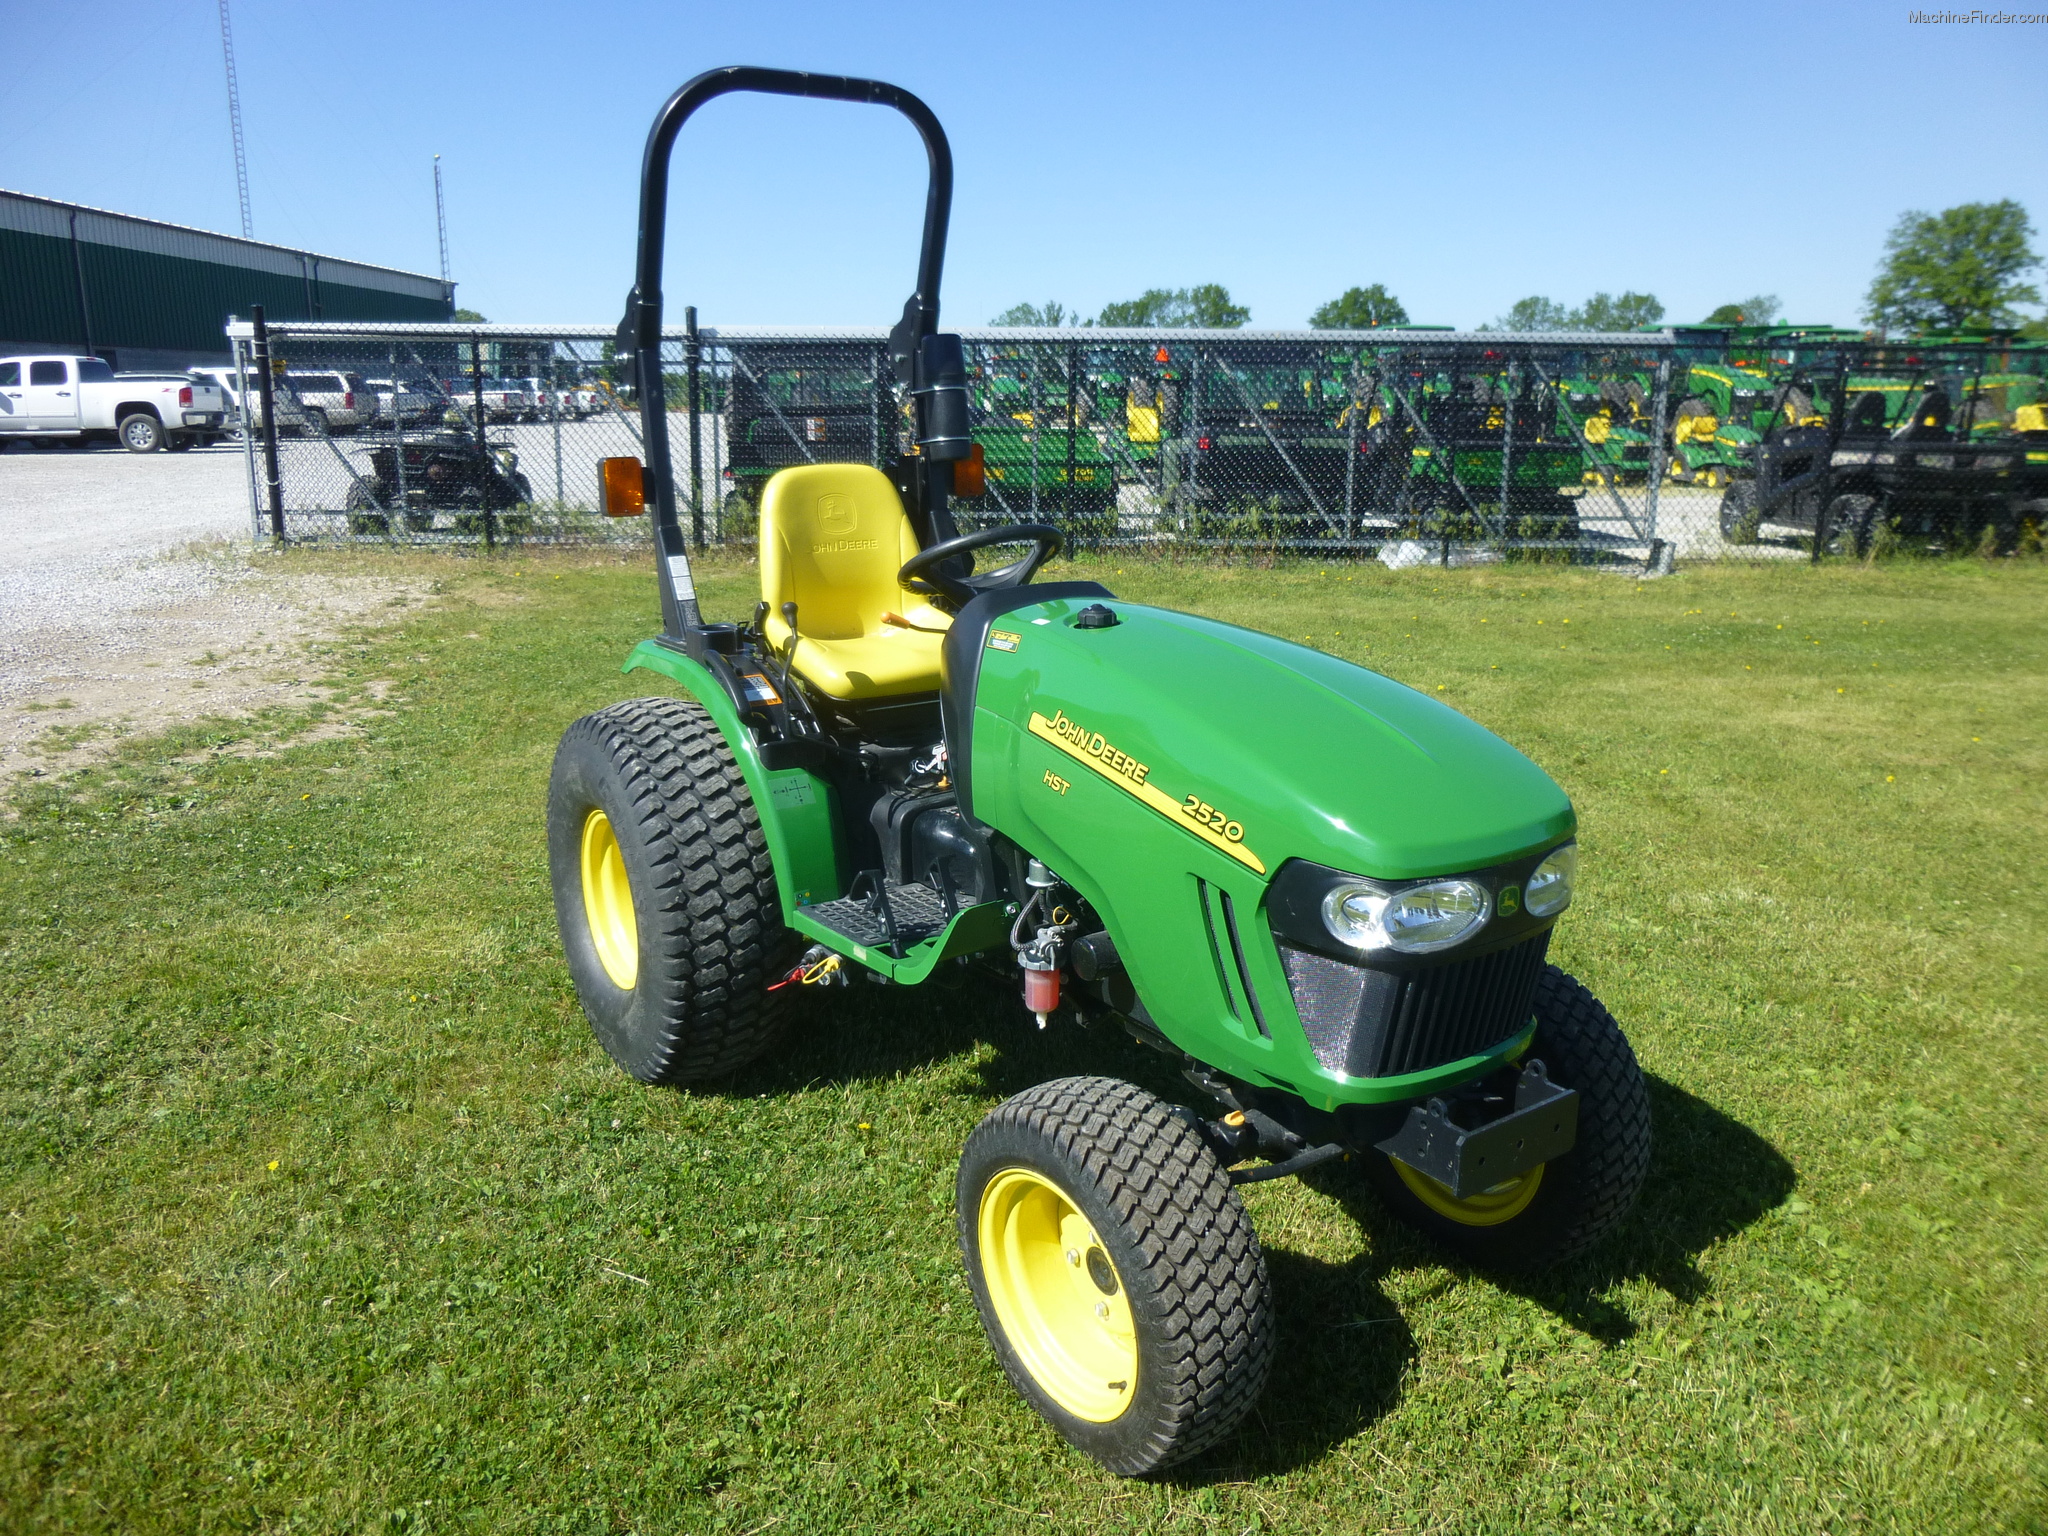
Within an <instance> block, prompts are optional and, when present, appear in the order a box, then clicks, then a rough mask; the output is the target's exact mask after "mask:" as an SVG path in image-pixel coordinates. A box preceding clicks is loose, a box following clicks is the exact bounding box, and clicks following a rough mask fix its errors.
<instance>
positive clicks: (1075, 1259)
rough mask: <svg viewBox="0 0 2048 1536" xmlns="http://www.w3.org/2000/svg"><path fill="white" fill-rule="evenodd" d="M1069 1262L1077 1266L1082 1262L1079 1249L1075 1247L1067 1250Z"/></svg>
mask: <svg viewBox="0 0 2048 1536" xmlns="http://www.w3.org/2000/svg"><path fill="white" fill-rule="evenodd" d="M1067 1262H1068V1263H1069V1264H1073V1265H1076V1266H1078V1265H1079V1264H1080V1262H1081V1255H1080V1253H1079V1252H1078V1251H1077V1250H1075V1249H1073V1248H1069V1249H1068V1250H1067Z"/></svg>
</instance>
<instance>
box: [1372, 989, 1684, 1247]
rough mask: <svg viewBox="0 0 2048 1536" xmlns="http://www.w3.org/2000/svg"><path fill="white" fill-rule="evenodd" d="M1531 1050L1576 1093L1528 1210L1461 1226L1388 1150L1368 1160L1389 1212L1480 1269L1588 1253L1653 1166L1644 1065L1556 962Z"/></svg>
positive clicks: (1600, 1007)
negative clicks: (1557, 1151)
mask: <svg viewBox="0 0 2048 1536" xmlns="http://www.w3.org/2000/svg"><path fill="white" fill-rule="evenodd" d="M1535 1013H1536V1037H1535V1040H1534V1042H1533V1043H1532V1044H1531V1045H1530V1047H1529V1051H1528V1055H1529V1056H1530V1057H1533V1058H1535V1059H1536V1060H1539V1061H1541V1062H1542V1063H1543V1065H1544V1068H1545V1070H1546V1071H1547V1072H1548V1074H1549V1076H1550V1078H1551V1080H1552V1081H1553V1082H1556V1083H1559V1084H1561V1085H1562V1086H1564V1087H1567V1088H1575V1089H1577V1090H1578V1093H1579V1134H1578V1141H1577V1142H1576V1143H1575V1144H1574V1145H1573V1147H1572V1149H1571V1151H1569V1152H1567V1153H1565V1154H1564V1155H1563V1156H1562V1157H1558V1158H1555V1159H1553V1160H1552V1161H1551V1162H1550V1164H1549V1165H1548V1166H1547V1167H1546V1168H1545V1169H1544V1182H1543V1184H1542V1186H1540V1187H1539V1188H1538V1190H1537V1192H1536V1198H1535V1199H1534V1200H1533V1201H1532V1202H1531V1203H1530V1205H1529V1208H1528V1209H1527V1210H1526V1211H1524V1212H1523V1213H1522V1214H1521V1215H1519V1216H1516V1217H1514V1218H1513V1219H1512V1220H1509V1221H1505V1222H1502V1223H1501V1224H1500V1225H1498V1226H1491V1227H1475V1226H1465V1225H1463V1224H1461V1223H1458V1222H1455V1221H1452V1220H1451V1219H1450V1218H1448V1217H1446V1216H1443V1215H1441V1214H1439V1213H1438V1212H1436V1211H1434V1210H1431V1209H1430V1208H1429V1207H1428V1206H1427V1205H1425V1204H1423V1202H1422V1201H1421V1200H1420V1199H1418V1198H1417V1197H1416V1195H1415V1193H1414V1192H1413V1191H1412V1190H1410V1189H1409V1188H1408V1186H1407V1185H1406V1184H1405V1183H1403V1182H1402V1181H1401V1178H1400V1176H1399V1175H1398V1174H1397V1173H1395V1172H1394V1169H1393V1165H1392V1162H1391V1160H1390V1159H1388V1158H1386V1157H1384V1156H1378V1157H1371V1158H1367V1159H1366V1160H1365V1166H1366V1169H1367V1171H1368V1176H1369V1177H1370V1178H1371V1180H1372V1182H1373V1184H1374V1185H1375V1187H1376V1188H1377V1189H1378V1190H1379V1193H1380V1196H1381V1198H1382V1200H1383V1201H1385V1203H1386V1205H1387V1207H1388V1209H1389V1210H1390V1211H1392V1212H1393V1214H1394V1215H1396V1216H1397V1217H1399V1218H1400V1219H1402V1220H1403V1221H1406V1222H1408V1223H1409V1224H1410V1225H1412V1226H1415V1227H1418V1228H1420V1229H1421V1230H1422V1231H1423V1232H1425V1233H1427V1234H1428V1235H1429V1236H1431V1237H1433V1238H1435V1239H1436V1240H1437V1241H1438V1242H1439V1243H1441V1244H1442V1245H1443V1246H1445V1247H1447V1248H1450V1249H1451V1250H1452V1251H1454V1252H1456V1253H1458V1254H1460V1255H1462V1256H1463V1257H1464V1258H1466V1259H1468V1260H1470V1261H1471V1262H1473V1263H1474V1264H1477V1265H1479V1266H1480V1267H1482V1268H1488V1269H1496V1270H1511V1271H1512V1270H1519V1271H1526V1270H1532V1269H1540V1268H1545V1267H1548V1266H1550V1265H1553V1264H1558V1263H1562V1262H1563V1261H1564V1260H1566V1259H1570V1258H1572V1257H1575V1256H1576V1255H1578V1254H1580V1253H1583V1252H1585V1251H1586V1250H1587V1249H1588V1248H1591V1247H1592V1246H1593V1245H1594V1244H1595V1243H1597V1242H1599V1241H1600V1240H1601V1239H1602V1238H1603V1237H1605V1236H1606V1235H1607V1234H1608V1233H1609V1232H1610V1231H1612V1230H1613V1229H1614V1227H1615V1226H1616V1225H1617V1224H1619V1223H1620V1221H1621V1219H1622V1218H1623V1217H1624V1216H1626V1215H1627V1214H1628V1212H1629V1210H1630V1208H1631V1207H1632V1206H1633V1205H1634V1204H1635V1201H1636V1196H1637V1195H1638V1194H1639V1193H1640V1192H1641V1190H1642V1187H1643V1179H1644V1177H1645V1176H1646V1175H1647V1174H1648V1173H1649V1169H1650V1092H1649V1085H1648V1083H1647V1082H1645V1081H1644V1078H1643V1069H1642V1067H1641V1066H1640V1065H1639V1064H1638V1063H1637V1061H1636V1055H1635V1052H1634V1050H1632V1049H1631V1048H1630V1046H1629V1043H1628V1037H1627V1036H1626V1035H1624V1034H1623V1033H1622V1031H1621V1026H1620V1025H1618V1024H1617V1023H1615V1021H1614V1015H1613V1014H1611V1013H1609V1012H1608V1011H1607V1009H1606V1007H1605V1005H1604V1004H1602V1003H1601V1001H1600V999H1599V998H1597V997H1595V996H1594V995H1593V994H1592V993H1591V992H1590V991H1589V990H1587V988H1586V987H1585V986H1584V985H1583V984H1582V983H1580V982H1579V981H1578V980H1577V979H1576V978H1574V977H1572V976H1571V975H1569V974H1567V973H1566V972H1564V971H1561V970H1559V969H1558V968H1557V967H1556V966H1554V965H1547V966H1545V967H1544V968H1543V975H1542V978H1541V979H1540V980H1539V981H1538V982H1537V984H1536V1000H1535Z"/></svg>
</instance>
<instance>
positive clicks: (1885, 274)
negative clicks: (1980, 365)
mask: <svg viewBox="0 0 2048 1536" xmlns="http://www.w3.org/2000/svg"><path fill="white" fill-rule="evenodd" d="M2033 239H2034V226H2033V223H2032V221H2031V220H2029V219H2028V218H2027V211H2026V209H2024V208H2022V207H2021V206H2020V205H2019V204H2018V203H2016V202H2014V201H2013V200H2012V199H2011V198H2006V199H2004V200H2003V201H2001V202H1996V203H1962V204H1959V205H1958V206H1956V207H1954V208H1949V209H1945V210H1943V211H1942V212H1940V213H1935V214H1927V213H1920V212H1918V211H1908V212H1906V213H1902V214H1900V215H1899V222H1898V223H1896V224H1894V225H1893V226H1892V232H1891V235H1890V236H1889V237H1888V238H1887V239H1886V240H1885V243H1884V248H1885V253H1886V254H1885V259H1884V264H1883V265H1882V266H1880V267H1879V268H1878V269H1877V278H1876V280H1875V281H1874V282H1872V283H1871V285H1870V293H1869V295H1868V296H1867V297H1866V299H1865V301H1864V303H1865V308H1864V311H1863V318H1864V319H1866V320H1868V321H1869V322H1870V323H1871V324H1872V325H1875V326H1877V327H1878V328H1879V329H1880V330H1885V331H1915V330H1928V329H1934V328H1938V329H1941V330H1961V329H1963V328H1964V327H1966V326H2000V325H2017V324H2018V323H2019V322H2020V318H2021V317H2020V315H2019V313H2018V311H2017V310H2015V309H2014V307H2013V306H2014V305H2017V304H2038V303H2040V302H2041V295H2040V294H2039V292H2037V291H2036V290H2035V288H2034V286H2033V284H2031V283H2023V282H2021V281H2020V278H2021V277H2022V276H2024V275H2025V274H2026V273H2027V272H2028V271H2030V270H2032V269H2033V268H2035V267H2038V266H2039V265H2040V264H2041V258H2040V256H2039V255H2038V254H2037V253H2036V252H2035V250H2034V247H2033Z"/></svg>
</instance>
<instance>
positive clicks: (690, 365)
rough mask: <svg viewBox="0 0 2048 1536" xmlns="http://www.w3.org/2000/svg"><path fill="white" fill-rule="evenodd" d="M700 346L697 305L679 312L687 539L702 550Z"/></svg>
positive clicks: (702, 480) (702, 466) (702, 476)
mask: <svg viewBox="0 0 2048 1536" xmlns="http://www.w3.org/2000/svg"><path fill="white" fill-rule="evenodd" d="M703 356H704V348H703V344H702V343H701V342H700V341H699V340H698V339H697V306H696V305H694V304H691V305H688V306H686V307H685V308H684V310H683V365H684V367H685V368H686V369H687V370H688V372H689V376H690V377H689V384H690V540H691V542H692V543H694V544H695V545H696V546H697V548H699V549H700V550H701V549H702V548H703V547H704V443H703V439H702V438H701V437H700V436H699V435H698V432H697V374H698V369H699V367H700V366H701V364H702V362H703Z"/></svg>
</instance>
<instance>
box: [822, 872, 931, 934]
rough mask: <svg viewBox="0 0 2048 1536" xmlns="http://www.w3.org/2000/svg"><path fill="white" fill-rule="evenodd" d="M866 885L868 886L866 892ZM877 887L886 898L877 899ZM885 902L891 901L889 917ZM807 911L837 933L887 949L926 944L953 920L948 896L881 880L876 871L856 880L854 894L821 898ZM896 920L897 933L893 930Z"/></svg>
mask: <svg viewBox="0 0 2048 1536" xmlns="http://www.w3.org/2000/svg"><path fill="white" fill-rule="evenodd" d="M864 886H865V887H866V888H867V890H866V893H865V894H863V889H862V888H863V887H864ZM876 889H879V890H880V891H881V893H882V898H883V899H882V900H877V898H876V896H875V895H874V891H875V890H876ZM884 901H886V903H887V914H886V916H885V915H884V911H883V902H884ZM804 912H805V913H806V914H807V915H808V916H810V917H812V918H815V919H816V920H817V921H818V922H821V923H823V924H824V925H825V926H826V927H827V928H830V929H831V930H832V931H833V932H834V933H837V934H843V935H844V936H845V937H847V938H849V939H851V940H853V942H854V943H856V944H862V945H865V946H866V947H868V948H869V949H887V948H889V947H890V945H891V944H892V943H893V944H895V945H896V946H897V947H898V949H899V950H900V949H902V948H904V947H907V946H909V945H912V944H919V943H922V942H923V941H924V940H926V939H928V938H930V937H931V936H932V935H933V934H935V933H939V932H942V931H943V930H944V929H945V926H946V924H947V923H948V922H950V921H951V920H952V918H951V915H950V914H949V913H948V912H947V911H946V903H945V901H944V899H943V898H942V897H941V896H940V895H939V893H938V892H937V891H935V890H933V889H932V888H931V887H930V886H928V885H889V884H887V883H885V882H883V881H881V880H880V879H879V878H878V872H875V871H870V872H869V873H868V874H864V875H862V876H861V878H860V879H859V880H857V881H855V882H854V894H853V895H851V896H842V897H840V898H839V899H838V900H837V901H821V902H819V903H818V904H817V905H816V906H814V907H805V908H804ZM892 923H893V925H894V928H895V931H894V932H893V933H891V931H890V925H891V924H892Z"/></svg>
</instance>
